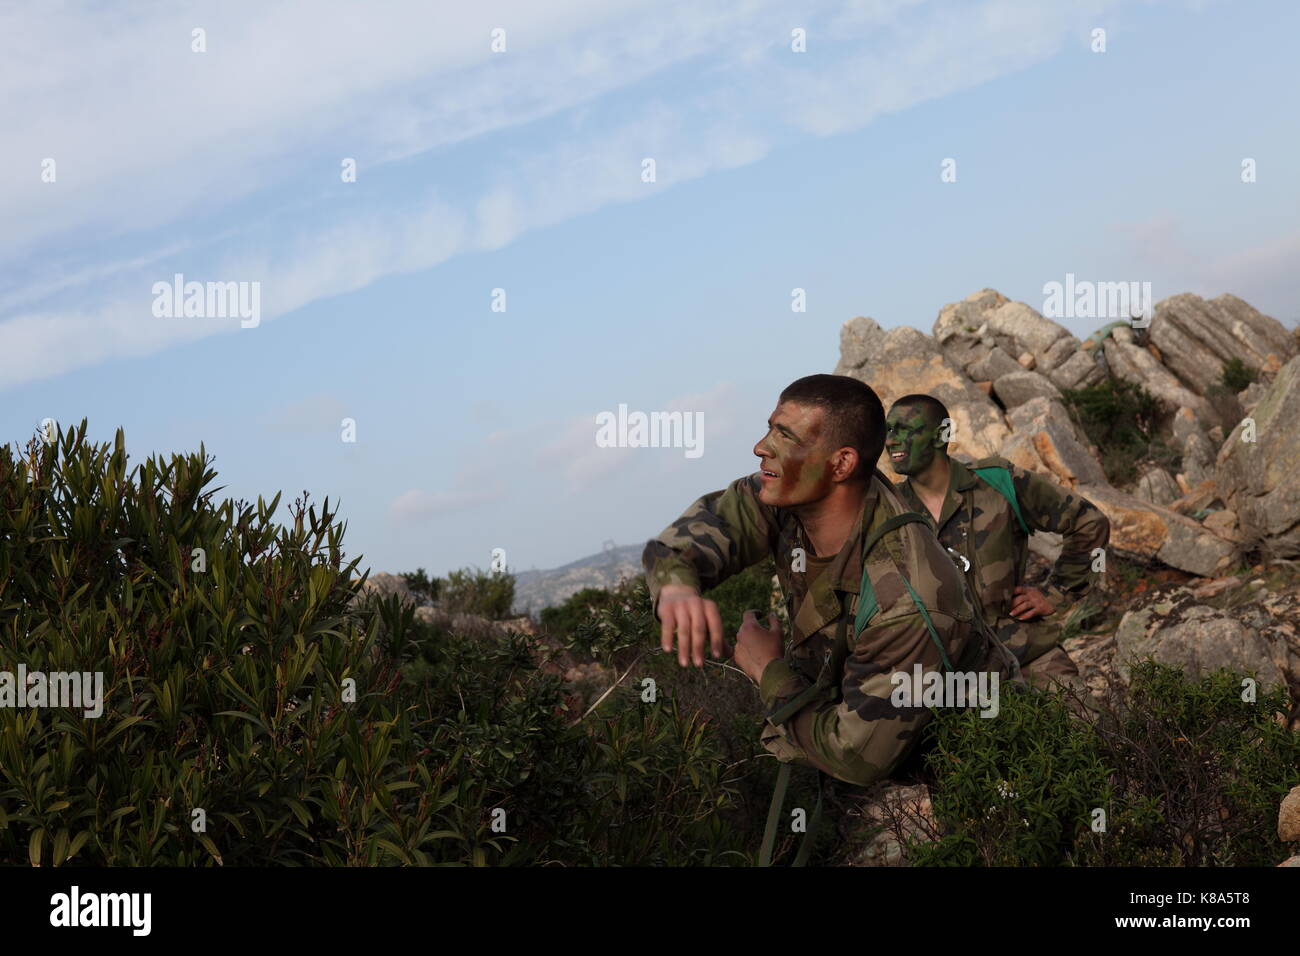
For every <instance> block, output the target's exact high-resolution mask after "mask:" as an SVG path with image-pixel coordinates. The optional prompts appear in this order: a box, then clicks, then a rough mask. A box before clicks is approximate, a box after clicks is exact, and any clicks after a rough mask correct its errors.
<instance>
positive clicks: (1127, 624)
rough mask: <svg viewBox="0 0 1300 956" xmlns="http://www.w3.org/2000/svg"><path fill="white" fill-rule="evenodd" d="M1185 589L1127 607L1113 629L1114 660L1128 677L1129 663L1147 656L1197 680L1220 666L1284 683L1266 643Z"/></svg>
mask: <svg viewBox="0 0 1300 956" xmlns="http://www.w3.org/2000/svg"><path fill="white" fill-rule="evenodd" d="M1195 602H1196V598H1195V597H1193V595H1192V594H1191V592H1190V591H1186V590H1180V591H1178V592H1176V593H1175V594H1174V595H1173V596H1171V597H1170V598H1169V599H1167V600H1163V601H1157V602H1156V603H1154V604H1149V605H1147V606H1146V607H1143V608H1139V609H1137V610H1133V611H1129V612H1128V613H1126V614H1125V615H1124V617H1123V618H1122V619H1121V620H1120V623H1119V629H1118V630H1117V631H1116V632H1115V664H1116V669H1117V671H1118V672H1119V675H1120V677H1121V679H1123V680H1124V681H1128V680H1129V678H1130V676H1131V671H1132V664H1133V662H1135V661H1137V660H1141V659H1144V658H1148V657H1149V658H1151V659H1152V660H1154V661H1156V662H1158V663H1161V664H1167V665H1169V666H1171V667H1177V668H1178V669H1179V670H1181V671H1182V672H1183V673H1184V674H1186V675H1187V676H1188V677H1192V678H1197V677H1201V676H1203V675H1205V674H1210V673H1213V672H1214V671H1217V670H1219V669H1221V668H1227V669H1229V670H1233V671H1237V672H1239V673H1242V674H1253V675H1254V676H1255V677H1256V679H1257V680H1259V682H1260V685H1261V687H1263V688H1266V689H1274V688H1277V687H1286V677H1285V675H1284V674H1283V673H1282V671H1281V669H1280V668H1279V667H1278V666H1277V663H1276V662H1275V661H1274V659H1273V649H1272V647H1271V645H1270V644H1269V642H1268V641H1267V640H1266V639H1264V638H1263V637H1261V636H1260V634H1259V633H1258V632H1257V631H1256V630H1255V629H1254V628H1252V627H1249V626H1247V625H1246V624H1244V623H1242V622H1241V621H1239V620H1237V619H1236V618H1234V617H1233V616H1232V615H1230V614H1229V613H1228V612H1226V611H1221V610H1219V609H1218V608H1213V607H1208V606H1206V605H1204V604H1197V603H1195Z"/></svg>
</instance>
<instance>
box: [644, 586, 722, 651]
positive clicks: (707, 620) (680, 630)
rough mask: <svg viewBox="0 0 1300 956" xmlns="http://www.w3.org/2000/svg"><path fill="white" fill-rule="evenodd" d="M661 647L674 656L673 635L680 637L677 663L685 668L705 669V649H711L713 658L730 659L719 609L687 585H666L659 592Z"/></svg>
mask: <svg viewBox="0 0 1300 956" xmlns="http://www.w3.org/2000/svg"><path fill="white" fill-rule="evenodd" d="M659 621H660V628H659V646H660V647H662V648H663V650H664V653H665V654H670V653H672V649H673V635H674V634H676V635H677V663H678V664H680V665H681V666H682V667H686V666H687V665H688V664H690V663H692V662H693V663H694V664H695V666H696V667H703V666H704V645H705V644H706V643H708V644H709V645H710V652H711V654H712V656H713V657H714V658H717V659H721V658H723V657H726V656H728V655H727V652H726V648H725V646H724V645H723V642H722V615H721V614H719V613H718V605H717V604H716V603H714V602H713V601H709V600H706V599H705V598H702V597H700V592H699V591H697V590H695V588H693V587H689V586H687V585H684V584H665V585H664V586H663V588H661V589H660V591H659Z"/></svg>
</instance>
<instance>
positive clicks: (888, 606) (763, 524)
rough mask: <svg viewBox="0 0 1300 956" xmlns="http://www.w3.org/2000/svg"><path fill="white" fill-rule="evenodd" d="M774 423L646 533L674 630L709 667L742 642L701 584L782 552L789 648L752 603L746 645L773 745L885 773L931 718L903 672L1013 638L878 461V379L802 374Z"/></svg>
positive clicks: (966, 664)
mask: <svg viewBox="0 0 1300 956" xmlns="http://www.w3.org/2000/svg"><path fill="white" fill-rule="evenodd" d="M767 427H768V431H767V434H766V435H765V436H764V437H763V438H762V439H761V440H760V441H759V442H758V444H757V445H755V446H754V454H755V455H757V456H758V457H759V458H760V459H761V470H760V471H759V472H757V473H755V474H752V475H749V476H747V477H744V478H738V479H736V480H735V481H733V482H732V483H731V484H730V485H729V486H728V487H727V488H726V489H724V490H722V491H715V492H712V493H710V494H707V495H705V496H704V497H702V498H700V499H699V500H698V501H696V502H695V503H694V504H693V505H692V506H691V507H690V508H688V509H687V510H686V512H685V513H684V514H683V515H682V516H681V517H680V518H678V519H677V520H676V521H675V522H673V523H672V525H670V526H669V527H668V528H667V529H666V530H665V531H664V532H663V533H662V534H661V535H660V536H659V537H658V538H656V539H654V540H652V541H650V542H649V543H647V545H646V547H645V552H644V554H643V556H642V563H643V564H644V566H645V571H646V581H647V583H648V585H649V588H650V595H651V600H652V601H653V606H654V610H655V612H656V614H657V615H658V617H659V620H660V621H661V623H662V628H661V644H662V647H663V650H664V651H666V652H668V651H671V650H672V648H673V639H674V635H676V638H677V654H678V661H679V663H680V664H681V665H682V666H686V665H687V664H688V661H689V662H693V663H694V664H695V666H696V667H702V666H703V665H704V649H705V645H706V643H707V644H710V645H711V653H712V656H714V657H723V656H727V652H726V651H725V649H724V644H723V633H722V620H721V617H720V615H719V613H718V609H717V605H716V604H715V603H714V602H713V601H710V600H707V599H704V598H702V597H701V596H700V592H701V590H707V589H709V588H714V587H716V586H717V585H719V584H721V583H722V582H723V581H724V580H726V579H727V578H728V577H730V576H731V575H733V574H736V573H738V572H740V571H742V570H743V569H745V568H747V567H749V566H751V565H753V564H756V563H758V562H759V561H761V560H763V559H764V558H766V557H768V556H769V555H770V556H772V557H773V558H774V559H775V562H776V567H777V575H778V578H779V580H780V583H781V588H782V592H783V593H784V594H785V595H786V598H787V601H788V609H789V615H790V629H791V634H790V640H789V646H788V647H783V639H782V632H781V627H780V624H779V622H778V621H777V620H776V618H775V615H773V616H771V617H770V618H769V626H768V627H764V626H763V625H762V624H761V623H760V622H759V621H758V620H757V619H756V618H755V617H754V616H753V615H752V614H747V615H746V616H745V623H744V625H743V626H742V627H741V629H740V631H739V633H738V634H737V636H736V645H735V648H734V651H733V652H731V653H734V657H735V663H736V664H737V665H738V666H739V667H740V668H741V669H743V670H744V672H745V673H746V674H748V675H749V676H750V678H751V679H753V680H754V681H756V682H757V683H758V684H759V693H760V696H761V698H762V700H763V704H764V705H765V707H766V711H767V715H768V720H767V722H766V724H765V726H764V730H763V733H762V737H761V740H762V743H763V746H764V747H766V748H767V749H768V750H770V751H771V752H772V753H774V754H776V756H777V757H778V758H780V760H781V761H782V762H784V763H786V764H787V766H786V767H783V768H782V770H783V774H784V775H786V776H787V777H788V772H789V767H788V764H789V763H791V762H794V763H799V764H801V765H805V766H809V767H815V768H817V769H818V770H820V771H823V772H825V773H827V774H829V775H831V776H833V777H835V778H836V779H838V780H843V781H846V782H848V783H851V784H857V785H866V784H870V783H873V782H875V781H876V780H878V779H880V778H882V777H885V776H887V775H888V774H890V773H891V771H893V770H894V768H895V767H896V766H897V765H898V764H899V763H900V762H901V760H902V759H903V757H904V756H906V755H907V753H908V751H909V750H910V749H911V747H912V746H913V744H914V743H915V742H916V740H917V737H918V731H919V730H920V729H921V727H922V726H923V725H924V724H925V723H926V721H927V720H928V719H929V717H930V712H929V711H928V710H927V709H926V708H924V707H922V706H907V707H904V706H899V705H896V704H895V703H894V702H893V701H892V700H891V693H892V692H893V691H894V688H895V686H896V682H895V681H894V680H893V679H892V678H891V675H894V674H896V673H898V672H903V673H907V674H911V673H912V672H913V667H914V665H916V664H920V665H921V666H922V672H923V673H929V672H934V671H939V670H941V669H942V670H949V671H951V670H963V671H968V672H970V671H975V670H979V669H983V668H990V669H994V670H999V671H1000V670H1003V668H1002V667H1001V666H1000V665H999V664H998V663H993V661H992V660H991V658H992V657H994V656H996V655H997V653H998V649H997V648H996V647H995V646H994V645H993V643H992V642H991V641H988V640H985V639H984V638H983V637H982V636H981V633H983V632H980V633H977V632H975V631H974V630H973V628H972V619H973V613H974V612H973V608H972V607H971V604H970V602H969V601H968V599H967V597H966V589H965V587H964V584H963V581H962V578H961V572H960V570H959V569H958V568H957V566H956V565H955V564H954V563H953V561H952V559H951V558H950V557H949V556H948V554H947V553H946V552H945V551H944V549H943V546H942V545H940V543H939V541H938V539H937V538H936V537H935V535H934V532H933V531H932V530H931V528H930V527H929V526H928V524H927V523H926V520H925V518H924V517H922V516H919V515H916V514H908V513H907V508H906V507H905V506H904V504H903V502H902V501H901V500H900V498H899V496H898V494H897V493H896V492H895V490H894V488H893V487H892V486H891V485H890V483H889V481H888V480H887V479H886V478H885V476H884V475H882V474H881V473H880V472H879V471H878V470H877V469H876V468H875V462H876V460H877V459H878V458H879V456H880V452H881V448H882V447H883V444H884V441H885V416H884V408H883V407H882V405H881V403H880V399H879V398H878V397H877V396H876V393H875V392H874V391H872V389H871V388H870V387H869V386H867V385H865V384H864V383H862V382H859V381H857V380H856V379H853V378H849V377H847V376H841V375H811V376H808V377H806V378H802V379H799V380H798V381H796V382H794V383H792V384H791V385H790V386H789V387H787V388H786V389H785V391H783V392H782V393H781V396H780V399H779V401H778V403H777V406H776V409H775V411H773V413H772V416H771V417H770V418H769V419H768V423H767ZM779 789H780V786H778V790H779ZM773 818H774V817H773ZM765 843H768V841H766V840H765ZM769 853H770V844H768V847H767V849H766V850H765V856H766V855H768V854H769ZM801 856H802V854H801Z"/></svg>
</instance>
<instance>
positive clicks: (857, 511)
mask: <svg viewBox="0 0 1300 956" xmlns="http://www.w3.org/2000/svg"><path fill="white" fill-rule="evenodd" d="M870 487H871V485H870V480H869V479H868V481H865V482H859V483H857V484H849V483H848V482H841V483H840V484H837V485H836V486H835V487H834V488H832V489H831V493H830V494H828V495H827V496H826V497H825V498H823V499H821V500H820V501H814V502H811V503H810V504H806V505H802V506H800V507H799V508H797V509H792V510H794V513H795V515H796V517H798V519H799V524H800V525H801V526H802V527H803V531H804V535H805V536H807V539H808V543H809V544H811V545H812V546H813V550H814V551H815V552H816V554H817V556H818V557H827V556H829V555H833V554H839V552H840V549H841V548H843V547H844V542H846V541H848V539H849V532H851V531H852V530H853V526H854V525H855V524H856V523H857V520H858V516H859V515H861V514H862V505H863V503H864V502H865V501H866V500H867V493H868V492H869V491H870Z"/></svg>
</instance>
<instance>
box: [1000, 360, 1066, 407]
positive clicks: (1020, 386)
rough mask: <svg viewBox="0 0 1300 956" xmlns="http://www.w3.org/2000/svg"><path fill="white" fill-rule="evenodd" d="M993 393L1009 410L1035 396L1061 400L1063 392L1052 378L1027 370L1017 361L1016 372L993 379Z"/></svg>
mask: <svg viewBox="0 0 1300 956" xmlns="http://www.w3.org/2000/svg"><path fill="white" fill-rule="evenodd" d="M993 394H994V395H996V396H997V397H998V401H1000V402H1001V403H1002V407H1003V408H1005V409H1007V410H1008V411H1009V410H1011V409H1013V408H1017V407H1019V406H1021V405H1024V404H1025V403H1026V402H1029V401H1032V400H1033V399H1035V398H1046V399H1052V400H1055V401H1058V402H1059V401H1061V392H1060V390H1059V389H1057V387H1056V386H1055V385H1053V384H1052V383H1051V381H1050V380H1048V379H1046V378H1044V377H1043V376H1041V375H1039V374H1038V373H1037V372H1026V371H1025V370H1024V369H1023V368H1021V367H1020V365H1019V364H1018V363H1017V365H1016V370H1015V371H1014V372H1007V373H1006V374H1005V375H1000V376H999V377H997V378H995V379H993Z"/></svg>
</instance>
